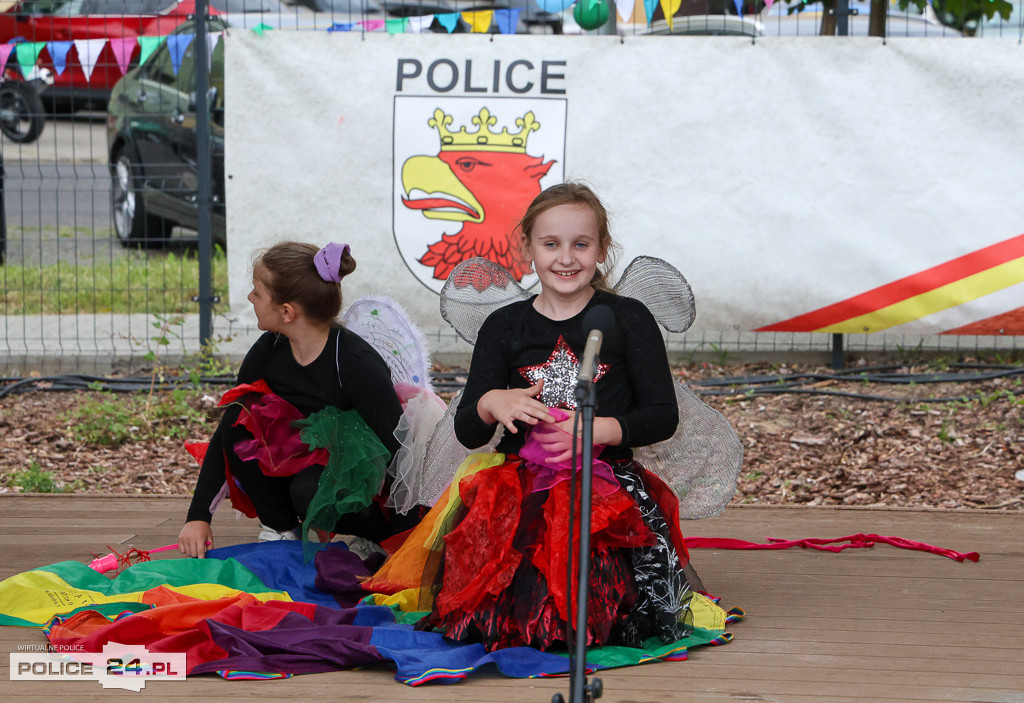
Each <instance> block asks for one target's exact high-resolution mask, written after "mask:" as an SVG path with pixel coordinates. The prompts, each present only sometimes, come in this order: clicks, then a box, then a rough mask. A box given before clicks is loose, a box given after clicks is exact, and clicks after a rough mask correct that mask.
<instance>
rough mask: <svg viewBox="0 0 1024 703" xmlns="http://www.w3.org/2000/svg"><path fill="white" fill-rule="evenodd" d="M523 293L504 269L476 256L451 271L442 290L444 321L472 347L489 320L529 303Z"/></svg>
mask: <svg viewBox="0 0 1024 703" xmlns="http://www.w3.org/2000/svg"><path fill="white" fill-rule="evenodd" d="M529 297H530V294H529V293H527V292H526V291H525V290H523V287H522V286H520V285H519V283H518V282H516V280H515V279H514V278H512V274H511V273H509V272H508V270H507V269H505V267H503V266H501V265H499V264H496V263H494V262H493V261H491V260H489V259H485V258H483V257H480V256H477V257H474V258H472V259H467V260H466V261H463V262H462V263H461V264H459V265H458V266H456V267H455V268H454V269H452V272H451V273H450V274H448V280H447V281H445V283H444V287H443V288H442V289H441V317H443V318H444V321H445V322H447V323H448V324H449V325H451V326H452V327H453V328H454V329H455V332H456V333H457V334H458V335H459V336H460V337H462V338H463V339H464V340H466V341H467V342H469V343H470V344H476V336H477V334H479V333H480V326H481V325H483V324H484V320H486V319H487V316H488V315H490V314H491V313H492V312H494V311H495V310H497V309H498V308H502V307H505V306H506V305H508V304H509V303H515V302H517V301H520V300H526V299H527V298H529Z"/></svg>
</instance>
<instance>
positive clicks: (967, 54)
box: [226, 32, 1024, 334]
mask: <svg viewBox="0 0 1024 703" xmlns="http://www.w3.org/2000/svg"><path fill="white" fill-rule="evenodd" d="M226 41H227V42H228V44H227V46H226V49H227V51H226V60H227V65H226V71H227V75H228V78H227V79H226V83H227V85H228V86H229V91H228V93H227V95H226V99H227V103H228V107H227V112H228V114H229V115H230V118H229V123H228V128H227V142H226V156H227V172H228V174H229V177H228V181H227V203H228V208H229V215H230V216H229V217H228V226H229V231H228V238H229V275H230V296H231V301H232V310H233V312H237V313H239V314H241V315H243V316H244V317H245V319H251V313H250V311H249V310H248V307H249V306H248V303H247V302H246V299H245V296H246V294H247V292H248V290H249V282H250V272H249V264H250V262H251V257H252V252H253V251H254V250H255V249H257V248H260V247H262V246H265V245H267V244H268V243H272V242H273V241H277V240H280V239H286V238H291V239H302V240H307V241H313V242H316V243H325V242H327V241H330V240H335V241H341V242H348V243H349V244H351V245H352V248H353V254H354V255H355V257H356V259H357V261H358V269H357V271H356V273H355V274H354V275H353V276H352V277H351V278H349V279H346V281H345V294H346V297H347V299H349V300H354V299H355V297H356V296H359V295H362V294H364V293H387V294H389V295H391V296H392V297H394V298H395V299H396V300H398V301H399V302H400V303H401V304H403V305H404V306H406V307H407V309H408V310H409V312H410V314H411V315H412V316H413V319H415V320H416V321H417V322H419V323H420V324H421V325H422V326H423V327H424V328H425V329H426V330H427V331H428V333H429V331H430V330H431V329H432V328H446V325H445V323H444V322H443V321H442V320H441V319H440V316H439V313H438V297H437V293H436V292H437V291H438V290H439V289H440V286H441V284H442V283H443V280H444V276H445V275H446V271H447V269H448V268H450V265H451V264H452V263H453V262H454V263H457V261H458V260H460V257H464V256H467V255H472V254H473V253H474V252H475V253H480V252H484V251H486V252H487V255H488V256H489V257H491V258H494V257H498V259H500V257H501V256H502V255H505V254H507V252H508V250H509V249H510V248H514V245H515V243H516V239H515V237H514V236H512V237H510V236H509V230H510V229H511V226H512V223H513V222H514V220H515V218H517V217H518V216H519V215H520V214H521V209H522V208H523V207H525V203H527V202H529V199H530V198H531V197H532V195H533V194H535V193H536V192H539V190H540V189H541V188H543V187H546V186H547V185H550V184H552V183H556V182H559V181H561V180H563V179H582V180H585V181H587V182H589V183H590V184H591V185H593V186H594V187H595V189H596V190H597V192H598V193H599V195H600V196H601V197H602V199H603V200H604V201H605V203H606V205H607V206H608V207H609V209H610V211H611V213H612V216H613V233H614V235H615V237H616V239H617V240H618V241H619V242H620V244H621V245H622V247H623V250H624V253H623V256H622V258H621V260H620V266H619V270H620V271H621V269H622V267H624V265H625V264H626V263H628V262H629V261H630V260H631V259H632V258H633V257H635V256H638V255H641V254H651V255H655V256H660V257H662V258H664V259H666V260H668V261H669V262H671V263H672V264H674V265H675V266H676V267H677V268H679V269H680V270H681V271H682V272H683V274H684V275H685V276H686V277H687V278H688V279H689V281H690V283H691V284H692V286H693V289H694V293H695V295H696V298H697V311H698V315H697V321H696V323H695V325H694V329H695V330H711V331H713V330H719V331H721V330H728V331H734V330H738V331H750V330H764V329H769V330H771V329H774V330H784V331H841V332H863V331H869V332H874V331H883V330H887V331H894V330H898V331H901V332H914V333H921V334H937V333H942V332H950V331H954V332H968V333H973V334H998V333H999V332H998V331H997V330H999V329H1002V330H1003V333H1004V334H1006V333H1014V332H1016V333H1018V334H1024V311H1022V309H1021V308H1022V306H1024V234H1022V233H1024V196H1022V194H1021V184H1022V183H1024V159H1022V158H1021V156H1020V150H1021V147H1022V145H1024V126H1022V125H1024V123H1022V121H1021V120H1020V115H1021V114H1024V72H1022V71H1021V70H1020V65H1021V64H1020V62H1021V58H1022V56H1024V54H1022V53H1021V48H1020V47H1019V46H1017V44H1016V43H1013V42H988V41H972V40H959V39H903V40H896V39H889V40H888V41H887V42H886V43H884V44H882V43H881V42H880V41H879V40H877V39H871V38H863V39H861V38H847V39H841V40H839V39H837V40H820V41H819V40H814V39H811V40H809V39H807V38H790V39H787V38H763V39H759V40H758V41H757V42H756V43H752V42H751V41H750V40H749V39H744V38H728V37H708V38H698V37H679V38H666V37H626V38H624V39H620V38H618V37H597V36H595V37H535V36H500V35H499V36H493V37H492V36H486V37H485V36H472V35H461V36H442V35H418V36H412V35H398V36H390V35H380V36H378V35H374V34H367V35H357V34H346V33H330V34H328V33H305V32H302V33H291V32H267V33H265V35H264V36H262V37H260V36H258V35H256V34H254V33H252V32H235V33H232V34H231V35H230V36H228V37H227V38H226ZM481 122H485V123H486V124H481ZM503 263H505V262H504V261H503ZM506 265H509V264H508V263H506ZM530 283H531V279H530V278H529V276H525V277H524V284H525V285H529V284H530ZM965 326H966V327H965ZM972 326H973V327H972Z"/></svg>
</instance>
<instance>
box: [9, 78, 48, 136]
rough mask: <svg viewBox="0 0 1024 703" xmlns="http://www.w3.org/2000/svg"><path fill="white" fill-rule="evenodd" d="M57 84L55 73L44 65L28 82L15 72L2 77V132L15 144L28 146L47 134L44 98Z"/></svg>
mask: <svg viewBox="0 0 1024 703" xmlns="http://www.w3.org/2000/svg"><path fill="white" fill-rule="evenodd" d="M52 84H53V73H51V72H50V69H48V68H43V67H41V66H36V67H34V68H33V69H32V70H31V71H29V73H28V75H27V76H25V78H24V80H22V79H21V78H20V72H19V74H18V77H16V74H15V73H14V69H8V70H6V71H4V73H3V75H2V76H0V132H3V134H4V136H5V137H7V138H8V139H10V140H11V141H13V142H17V143H19V144H28V143H29V142H34V141H35V140H36V139H38V138H39V135H40V134H42V133H43V127H44V126H45V125H46V111H45V109H44V108H43V99H42V97H40V96H41V95H42V93H43V91H44V90H46V88H47V87H49V86H50V85H52Z"/></svg>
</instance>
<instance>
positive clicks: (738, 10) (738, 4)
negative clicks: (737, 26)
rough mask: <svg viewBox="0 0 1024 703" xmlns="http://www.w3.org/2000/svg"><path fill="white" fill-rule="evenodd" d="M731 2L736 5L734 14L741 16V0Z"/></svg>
mask: <svg viewBox="0 0 1024 703" xmlns="http://www.w3.org/2000/svg"><path fill="white" fill-rule="evenodd" d="M732 4H733V5H735V6H736V14H737V15H739V16H740V17H742V16H743V0H732Z"/></svg>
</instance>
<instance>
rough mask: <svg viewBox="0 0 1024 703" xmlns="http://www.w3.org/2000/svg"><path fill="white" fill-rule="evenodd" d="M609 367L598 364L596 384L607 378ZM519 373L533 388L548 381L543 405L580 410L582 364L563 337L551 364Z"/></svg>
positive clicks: (542, 394)
mask: <svg viewBox="0 0 1024 703" xmlns="http://www.w3.org/2000/svg"><path fill="white" fill-rule="evenodd" d="M609 366H610V365H609V364H598V365H597V373H595V374H594V383H597V381H598V379H600V378H601V377H602V376H604V374H605V373H606V372H607V371H608V368H609ZM519 373H520V374H521V375H522V377H523V378H525V379H526V380H527V382H529V384H530V385H531V386H532V385H534V384H535V383H537V382H538V381H540V380H541V379H544V389H543V390H542V391H541V393H540V402H542V403H544V404H545V405H547V406H548V407H550V408H565V409H574V408H575V407H576V379H577V378H578V377H579V375H580V361H579V359H578V358H576V354H575V352H573V350H572V347H570V346H569V343H568V342H566V341H565V339H564V338H563V337H562V335H558V341H557V342H556V343H555V348H554V350H553V351H552V352H551V356H549V357H548V360H547V361H545V362H544V363H543V364H534V365H533V366H522V367H520V368H519Z"/></svg>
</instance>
